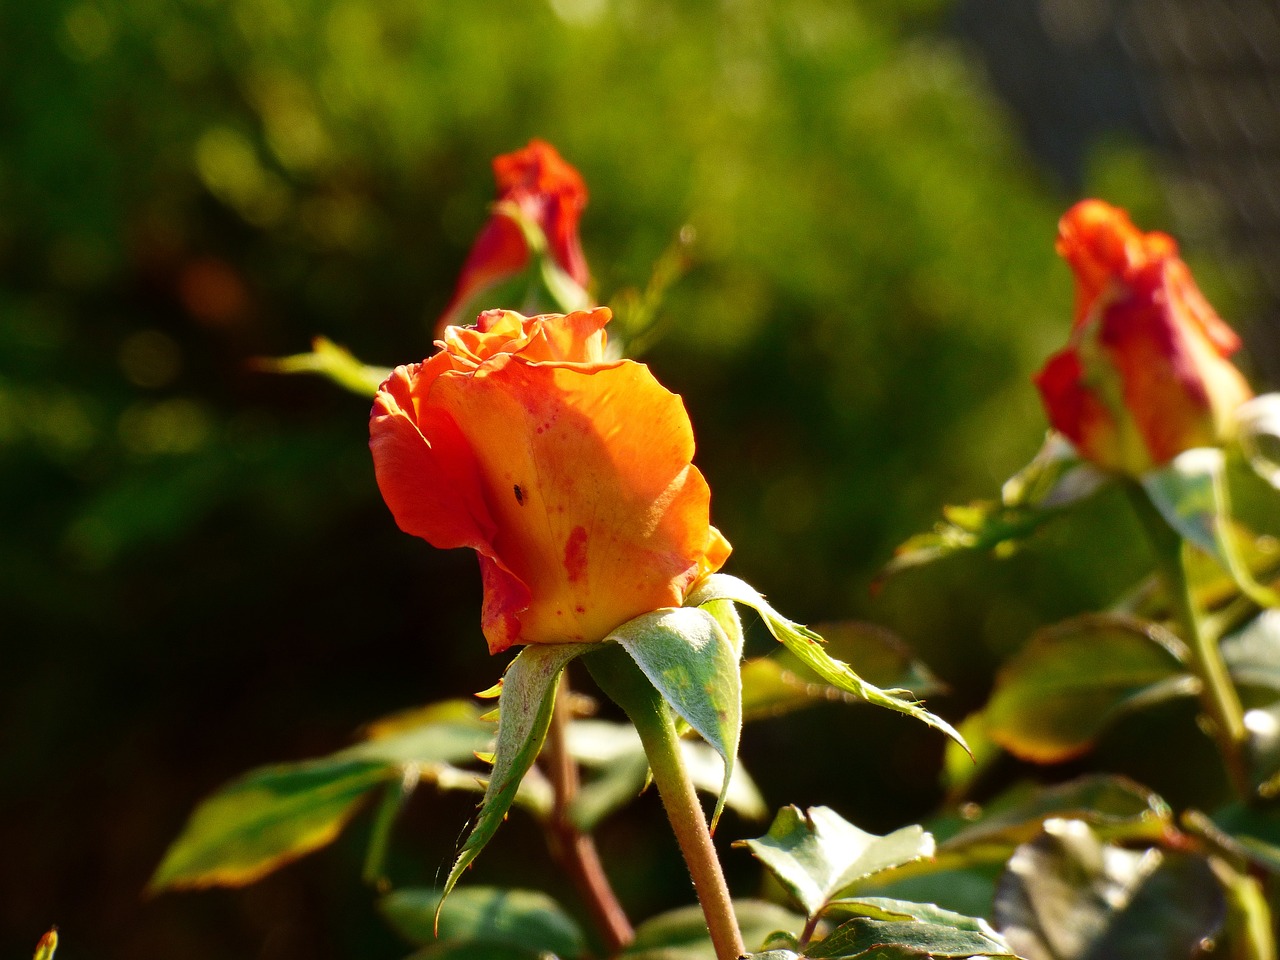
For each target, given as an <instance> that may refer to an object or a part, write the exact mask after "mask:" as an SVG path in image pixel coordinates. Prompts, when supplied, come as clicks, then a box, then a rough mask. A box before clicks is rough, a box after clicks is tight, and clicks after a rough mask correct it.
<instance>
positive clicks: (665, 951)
mask: <svg viewBox="0 0 1280 960" xmlns="http://www.w3.org/2000/svg"><path fill="white" fill-rule="evenodd" d="M733 910H734V913H735V915H736V916H737V918H738V929H739V930H741V931H742V941H743V943H745V944H746V945H747V947H748V948H750V947H751V946H752V945H753V944H762V943H764V942H765V940H766V939H767V938H768V936H769V935H770V934H771V933H773V932H774V931H775V930H797V931H798V930H800V929H801V928H802V927H803V926H804V918H803V917H800V916H797V915H796V914H794V913H792V912H791V911H790V910H787V909H785V908H783V907H780V906H778V905H777V904H774V903H768V902H766V901H764V900H735V901H734V902H733ZM620 957H622V958H625V960H715V951H714V950H713V949H712V946H711V938H710V936H709V935H708V933H707V920H706V917H704V916H703V915H702V910H701V908H699V907H697V906H689V907H680V908H679V909H676V910H671V911H669V912H667V913H663V914H659V915H658V916H656V917H653V918H652V919H650V920H646V921H645V922H644V923H642V924H640V925H639V926H638V927H636V938H635V940H634V941H633V942H632V943H631V945H630V946H629V947H627V948H626V949H625V950H624V951H623V952H622V953H621V955H620Z"/></svg>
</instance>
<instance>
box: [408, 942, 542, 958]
mask: <svg viewBox="0 0 1280 960" xmlns="http://www.w3.org/2000/svg"><path fill="white" fill-rule="evenodd" d="M407 960H548V957H547V955H546V954H545V953H540V952H538V951H537V950H530V949H528V948H527V947H515V946H512V945H511V944H502V943H465V942H461V943H460V942H458V941H450V942H448V943H436V944H432V945H431V946H429V947H423V948H422V949H421V950H415V951H414V952H413V953H412V954H410V955H409V957H408V958H407Z"/></svg>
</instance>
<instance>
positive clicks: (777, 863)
mask: <svg viewBox="0 0 1280 960" xmlns="http://www.w3.org/2000/svg"><path fill="white" fill-rule="evenodd" d="M734 846H742V847H746V848H747V849H749V850H750V851H751V853H752V855H753V856H754V857H755V858H756V859H757V860H759V861H761V862H762V863H763V864H764V865H765V866H766V867H767V868H768V869H769V871H770V872H771V873H772V874H773V875H774V876H776V877H777V878H778V880H779V881H780V882H781V883H782V885H783V886H784V887H785V888H786V889H787V891H788V892H789V893H790V894H791V895H792V896H793V897H794V898H795V899H796V901H797V902H798V903H799V904H800V905H801V906H802V907H804V910H805V913H806V914H807V915H808V916H809V917H811V918H812V917H816V916H818V915H820V914H821V913H822V911H823V910H824V909H825V907H826V905H827V903H828V902H829V901H831V900H833V899H835V897H837V896H838V895H839V894H840V893H841V891H843V890H845V889H846V888H848V887H849V886H851V885H852V884H853V883H855V882H857V881H858V880H861V879H864V878H866V877H869V876H871V875H872V874H875V873H877V872H879V871H881V870H886V869H888V868H890V867H896V866H899V865H901V864H904V863H909V862H910V861H913V860H919V859H922V858H924V857H930V856H932V855H933V852H934V844H933V837H931V836H930V835H929V834H927V833H925V832H924V830H923V829H922V828H920V827H918V826H910V827H903V828H902V829H901V830H895V831H894V832H893V833H891V834H889V835H888V836H884V837H879V836H876V835H875V834H872V833H866V832H864V831H862V830H859V829H858V828H857V827H855V826H854V825H853V824H851V823H849V821H847V820H845V819H844V818H843V817H841V816H840V815H839V814H838V813H836V812H835V811H833V810H829V809H828V808H826V807H811V808H810V809H809V810H807V811H805V812H803V813H802V812H801V811H800V809H799V808H798V807H793V806H792V807H783V808H782V809H781V810H780V811H778V816H777V817H776V818H775V819H774V821H773V825H772V826H771V827H770V828H769V832H768V833H767V834H765V835H764V836H763V837H759V838H757V839H755V840H739V841H737V842H736V843H735V844H734Z"/></svg>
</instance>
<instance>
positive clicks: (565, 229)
mask: <svg viewBox="0 0 1280 960" xmlns="http://www.w3.org/2000/svg"><path fill="white" fill-rule="evenodd" d="M493 174H494V179H496V180H497V184H498V202H497V204H495V206H494V211H493V215H492V216H491V217H490V218H489V221H488V223H486V224H485V226H484V228H483V229H482V230H481V231H480V234H479V236H477V237H476V241H475V243H474V244H473V245H472V247H471V252H470V253H469V254H468V255H467V259H466V262H465V263H463V265H462V272H461V273H460V274H459V276H458V283H457V286H456V287H455V288H454V292H453V298H452V299H451V300H450V301H449V305H448V306H447V307H445V310H444V313H443V314H442V315H441V317H440V320H439V322H438V329H440V330H443V328H444V327H446V326H448V325H450V324H458V323H465V322H467V321H468V320H470V319H471V317H472V316H474V313H471V314H468V313H467V312H466V311H467V308H468V307H469V306H471V305H472V302H473V301H474V300H475V298H476V297H477V296H480V295H482V294H483V293H485V292H486V291H488V290H491V289H492V288H494V287H496V286H498V285H499V284H502V283H503V282H505V281H507V280H511V279H514V278H515V277H517V276H519V275H520V273H522V272H523V271H524V270H525V269H526V268H527V267H528V266H529V261H530V250H529V243H528V240H527V239H526V238H525V233H524V230H523V229H522V228H521V225H520V223H519V222H518V220H517V219H516V218H517V217H522V218H524V219H525V220H526V221H527V222H528V223H530V224H534V225H536V226H537V227H538V228H539V229H540V230H541V231H542V234H543V236H544V237H545V238H546V243H547V252H548V253H549V255H550V257H551V260H552V261H553V262H554V263H555V265H556V266H557V267H558V268H559V269H560V270H562V271H563V272H564V273H565V274H566V275H568V277H569V278H570V279H571V280H572V281H573V282H574V283H575V284H577V285H578V287H586V285H587V283H588V281H589V280H590V279H591V275H590V272H589V271H588V269H587V261H586V258H585V257H584V256H583V255H582V244H581V242H580V241H579V239H578V221H579V220H580V219H581V217H582V211H583V210H584V209H585V208H586V206H587V187H586V184H585V183H583V180H582V177H581V175H579V173H578V171H577V170H575V169H574V168H573V167H572V166H570V165H569V164H568V163H566V162H565V161H564V159H563V158H562V157H561V156H560V154H559V153H557V152H556V149H555V147H553V146H551V144H549V143H546V142H544V141H542V140H531V141H529V145H528V146H526V147H524V148H523V149H521V150H516V151H514V152H512V153H504V154H502V155H501V156H498V157H495V158H494V161H493ZM482 306H497V304H483V305H482Z"/></svg>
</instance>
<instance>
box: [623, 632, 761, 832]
mask: <svg viewBox="0 0 1280 960" xmlns="http://www.w3.org/2000/svg"><path fill="white" fill-rule="evenodd" d="M606 640H612V641H616V642H617V643H618V644H620V645H621V646H622V648H623V649H624V650H626V651H627V653H628V654H629V655H630V656H631V659H633V660H634V661H635V662H636V665H637V666H638V667H640V670H641V672H642V673H644V675H645V676H646V677H648V678H649V682H650V683H652V684H653V686H654V688H655V689H656V690H657V691H658V692H659V693H661V694H662V698H663V699H664V700H665V701H666V702H667V703H668V704H669V705H670V706H671V708H672V709H673V710H674V711H675V712H676V713H677V714H679V715H680V717H682V718H683V719H684V720H685V721H686V722H687V723H688V724H689V725H690V726H691V727H693V729H694V730H696V731H697V732H698V733H699V734H700V735H701V736H702V738H703V739H704V740H706V741H707V743H709V744H711V746H712V747H714V748H715V750H716V752H717V753H719V754H720V756H721V758H722V759H723V760H724V783H723V785H722V786H721V788H720V795H719V797H718V798H717V800H716V807H715V812H714V813H713V814H712V816H711V827H712V829H713V830H714V829H715V825H716V823H717V822H718V821H719V819H720V813H721V811H723V810H724V805H725V801H726V799H727V798H728V794H729V782H730V780H731V779H732V777H733V768H734V763H735V761H736V760H737V759H738V739H739V737H740V736H741V734H742V677H741V674H739V672H738V657H739V651H738V650H735V649H734V645H733V644H732V643H731V642H730V640H729V638H728V637H726V636H725V633H724V630H723V629H722V628H721V626H720V624H719V622H718V621H717V619H716V618H715V617H714V616H712V615H711V614H710V613H708V612H706V611H704V610H700V609H698V608H696V607H683V608H680V609H673V610H658V611H655V612H653V613H648V614H644V615H642V616H639V617H637V618H635V619H634V620H630V621H628V622H627V623H625V624H623V625H622V626H621V627H619V628H618V629H616V630H614V631H613V633H611V634H609V636H608V637H607V638H606Z"/></svg>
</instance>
